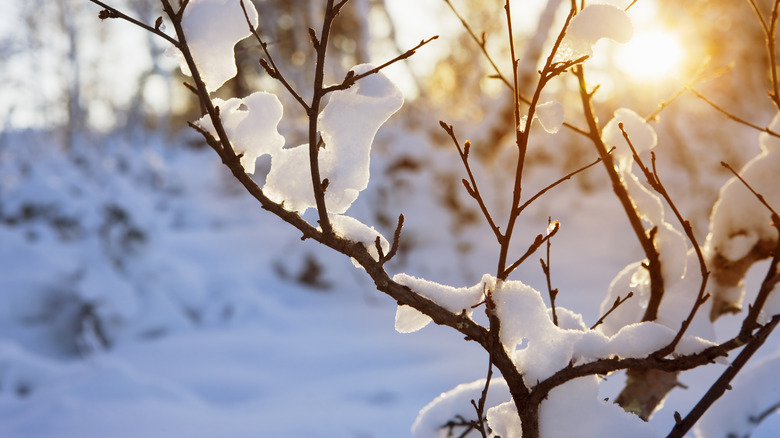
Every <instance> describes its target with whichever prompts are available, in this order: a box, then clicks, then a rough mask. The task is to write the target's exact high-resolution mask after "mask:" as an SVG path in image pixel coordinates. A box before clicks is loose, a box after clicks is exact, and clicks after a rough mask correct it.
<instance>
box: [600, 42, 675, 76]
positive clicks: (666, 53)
mask: <svg viewBox="0 0 780 438" xmlns="http://www.w3.org/2000/svg"><path fill="white" fill-rule="evenodd" d="M682 61H683V49H682V47H681V46H680V44H679V43H678V42H677V40H676V39H675V37H674V36H673V35H671V34H669V33H667V32H663V31H649V32H642V33H638V34H636V35H634V37H633V38H632V39H631V41H629V42H628V43H627V44H625V45H623V46H620V47H619V48H618V50H617V51H616V53H615V63H616V65H617V67H618V68H619V69H620V70H621V71H623V73H625V74H627V75H629V76H630V77H631V78H633V79H637V80H659V79H665V78H668V77H671V76H674V75H675V74H677V73H678V70H679V68H680V64H681V63H682Z"/></svg>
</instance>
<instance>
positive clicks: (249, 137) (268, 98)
mask: <svg viewBox="0 0 780 438" xmlns="http://www.w3.org/2000/svg"><path fill="white" fill-rule="evenodd" d="M212 102H213V103H214V106H216V107H219V117H220V120H222V126H223V127H224V128H225V131H226V133H227V135H228V137H230V141H231V142H232V145H233V148H234V150H235V152H236V154H243V155H242V156H241V166H242V167H243V168H244V171H246V173H249V174H252V173H255V160H257V158H258V157H260V156H262V155H266V154H268V155H272V156H273V155H275V154H278V153H279V152H280V151H281V150H282V147H283V146H284V137H282V135H281V134H279V132H278V131H277V126H278V125H279V122H280V121H281V120H282V111H283V109H282V103H281V102H279V99H278V98H277V97H276V95H273V94H271V93H266V92H264V91H258V92H255V93H252V94H250V95H249V96H247V97H245V98H243V99H238V98H235V97H234V98H231V99H228V100H222V99H219V98H214V99H213V100H212ZM197 124H198V125H199V126H200V127H202V128H203V129H205V130H206V131H208V132H210V133H211V134H212V135H214V136H216V130H215V129H214V123H213V122H212V121H211V118H209V116H208V115H205V116H203V117H202V118H201V119H200V120H198V121H197Z"/></svg>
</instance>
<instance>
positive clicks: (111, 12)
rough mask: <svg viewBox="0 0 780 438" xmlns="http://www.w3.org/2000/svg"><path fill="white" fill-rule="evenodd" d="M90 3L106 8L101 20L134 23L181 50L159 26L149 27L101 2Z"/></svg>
mask: <svg viewBox="0 0 780 438" xmlns="http://www.w3.org/2000/svg"><path fill="white" fill-rule="evenodd" d="M89 1H91V2H92V3H94V4H96V5H98V6H100V7H103V8H105V9H104V10H103V11H100V13H99V14H98V17H99V18H100V19H101V20H103V19H106V18H119V19H122V20H125V21H128V22H130V23H132V24H134V25H136V26H138V27H140V28H142V29H145V30H147V31H149V32H151V33H153V34H155V35H157V36H159V37H160V38H163V39H165V40H166V41H168V42H169V43H171V44H173V45H174V47H176V48H179V46H180V44H179V42H178V41H177V40H176V39H175V38H173V37H171V36H170V35H168V34H166V33H165V32H163V31H161V30H160V26H159V25H155V26H154V27H152V26H149V25H148V24H146V23H142V22H140V21H138V20H136V19H135V18H133V17H130V16H128V15H126V14H125V13H123V12H121V11H119V10H117V9H115V8H113V7H111V6H109V5H107V4H105V3H103V2H101V1H99V0H89Z"/></svg>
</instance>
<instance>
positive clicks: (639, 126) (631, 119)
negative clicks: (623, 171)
mask: <svg viewBox="0 0 780 438" xmlns="http://www.w3.org/2000/svg"><path fill="white" fill-rule="evenodd" d="M593 6H596V5H593ZM620 123H623V129H625V131H626V133H627V134H628V137H629V138H630V139H631V144H632V145H633V146H634V149H635V150H636V152H637V154H638V155H640V156H641V155H642V153H644V152H646V151H649V150H650V149H652V148H654V147H655V145H656V144H658V135H657V134H656V133H655V130H654V129H653V128H652V127H651V126H650V125H648V124H647V122H645V120H644V119H643V118H642V117H641V116H640V115H639V114H637V113H636V112H634V111H633V110H630V109H628V108H619V109H617V110H615V114H614V117H612V119H610V121H609V122H607V124H606V125H605V126H604V129H603V130H602V132H601V139H602V141H603V142H604V144H605V145H606V146H607V149H610V148H612V147H614V148H615V150H614V152H612V154H613V155H614V156H615V159H616V160H617V161H618V163H619V164H620V165H621V167H624V166H625V165H627V164H630V163H631V162H633V154H632V152H631V148H630V147H629V146H628V143H627V142H626V139H625V138H624V137H623V133H622V132H621V131H620ZM643 159H644V158H643Z"/></svg>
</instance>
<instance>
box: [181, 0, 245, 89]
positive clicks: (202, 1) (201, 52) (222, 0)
mask: <svg viewBox="0 0 780 438" xmlns="http://www.w3.org/2000/svg"><path fill="white" fill-rule="evenodd" d="M244 5H245V6H246V11H247V14H248V15H249V20H250V22H251V23H252V26H257V10H256V9H255V7H254V5H253V4H252V2H250V1H247V2H244ZM181 25H182V28H183V30H184V34H185V35H186V36H187V45H188V46H189V48H190V52H191V53H192V57H193V58H194V59H195V64H196V65H197V66H198V70H199V72H200V76H201V78H202V79H203V82H205V84H206V89H207V90H208V91H209V93H210V92H212V91H214V90H216V89H217V88H219V87H221V86H222V84H224V83H225V82H227V81H228V80H229V79H230V78H232V77H233V76H235V75H236V73H237V72H238V70H237V68H236V61H235V58H234V55H233V46H235V45H236V43H238V42H239V41H241V40H242V39H244V38H246V37H247V36H249V35H251V32H250V30H249V26H248V25H247V23H246V17H245V16H244V11H243V10H242V9H241V3H240V2H239V0H190V2H189V3H188V4H187V8H186V9H185V10H184V14H183V16H182V19H181ZM179 58H180V61H179V64H180V65H181V70H182V72H183V73H184V74H186V75H188V76H189V75H191V72H190V70H189V68H188V67H187V65H186V64H185V63H184V60H183V57H181V56H180V57H179Z"/></svg>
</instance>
